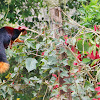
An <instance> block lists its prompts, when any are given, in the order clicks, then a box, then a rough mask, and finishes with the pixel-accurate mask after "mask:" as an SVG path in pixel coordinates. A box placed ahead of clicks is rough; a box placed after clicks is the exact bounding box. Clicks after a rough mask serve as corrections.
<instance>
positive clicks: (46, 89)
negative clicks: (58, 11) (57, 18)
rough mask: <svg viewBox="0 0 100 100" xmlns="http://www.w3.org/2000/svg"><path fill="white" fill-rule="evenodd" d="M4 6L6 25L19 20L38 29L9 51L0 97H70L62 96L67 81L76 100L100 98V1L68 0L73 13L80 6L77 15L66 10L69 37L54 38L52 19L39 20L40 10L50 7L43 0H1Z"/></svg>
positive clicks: (38, 99)
mask: <svg viewBox="0 0 100 100" xmlns="http://www.w3.org/2000/svg"><path fill="white" fill-rule="evenodd" d="M0 4H1V6H0V12H1V15H2V16H0V22H1V25H0V26H1V27H2V26H4V25H12V26H13V25H14V26H16V23H17V24H19V25H25V26H28V27H29V28H31V29H37V30H38V32H36V33H35V32H30V31H28V34H27V35H26V36H21V38H22V39H24V43H20V44H17V43H16V44H14V45H13V48H12V49H10V48H8V49H7V50H6V53H7V58H8V60H9V63H10V70H9V71H8V72H7V73H4V74H2V75H0V78H1V79H0V95H1V96H0V100H4V99H10V100H16V99H17V100H20V99H21V100H30V99H32V100H49V99H50V100H56V99H57V100H58V99H68V96H67V95H65V94H63V95H61V94H59V92H60V90H62V91H63V92H68V89H67V88H66V87H67V85H69V87H68V88H69V89H70V91H71V96H72V98H74V100H92V99H93V98H97V100H99V98H100V97H99V91H100V89H99V82H100V77H99V76H100V68H99V66H100V65H99V62H100V54H99V52H100V50H99V49H100V37H99V35H98V34H99V32H98V31H99V30H98V29H97V26H96V30H94V29H93V27H94V24H96V25H98V24H99V14H98V13H99V1H98V0H77V1H76V0H69V1H68V2H67V5H66V2H63V1H62V2H61V3H60V6H61V8H62V10H64V11H65V12H67V13H68V12H70V10H72V9H73V8H74V7H75V11H76V13H73V14H72V15H71V16H69V15H66V14H65V13H64V12H63V11H62V16H63V21H64V22H63V25H62V26H63V29H64V32H65V35H63V36H61V37H59V39H56V38H53V34H54V33H55V30H51V29H50V26H51V24H50V22H48V21H45V20H43V19H42V21H41V20H39V19H38V18H39V14H40V12H39V11H40V10H41V9H43V8H44V7H45V9H48V5H47V4H46V3H45V2H43V1H42V0H34V1H33V0H28V1H27V0H19V1H18V0H11V1H10V0H5V1H2V0H1V1H0ZM43 4H45V5H43ZM77 4H78V7H77ZM66 6H67V8H66ZM45 13H47V14H48V12H45ZM34 16H36V17H34ZM28 17H32V20H31V21H30V20H28ZM71 18H73V19H74V20H76V21H78V22H79V23H81V24H79V23H77V22H75V21H74V20H73V19H71ZM80 18H81V19H80ZM7 21H8V22H7ZM9 23H10V24H9ZM11 23H13V24H11ZM44 23H46V25H45V26H44ZM48 23H49V24H48ZM37 24H43V27H41V26H40V27H38V25H37ZM82 25H83V26H82ZM92 29H93V30H92ZM56 31H57V32H58V34H59V29H56ZM62 56H63V57H62ZM60 78H62V80H63V81H64V82H63V83H61V79H60ZM93 100H96V99H93Z"/></svg>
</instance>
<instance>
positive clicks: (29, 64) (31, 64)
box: [25, 58, 38, 72]
mask: <svg viewBox="0 0 100 100" xmlns="http://www.w3.org/2000/svg"><path fill="white" fill-rule="evenodd" d="M25 63H26V69H27V70H28V72H30V71H32V70H34V69H36V64H37V63H38V62H37V60H36V59H35V58H27V59H26V62H25Z"/></svg>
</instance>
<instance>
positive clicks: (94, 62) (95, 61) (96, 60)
mask: <svg viewBox="0 0 100 100" xmlns="http://www.w3.org/2000/svg"><path fill="white" fill-rule="evenodd" d="M98 61H100V58H99V59H95V60H93V62H92V64H91V66H93V65H94V64H96V63H97V62H98Z"/></svg>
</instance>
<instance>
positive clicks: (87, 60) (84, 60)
mask: <svg viewBox="0 0 100 100" xmlns="http://www.w3.org/2000/svg"><path fill="white" fill-rule="evenodd" d="M90 61H91V60H90V59H88V58H83V60H82V62H83V63H88V62H90Z"/></svg>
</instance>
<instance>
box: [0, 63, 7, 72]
mask: <svg viewBox="0 0 100 100" xmlns="http://www.w3.org/2000/svg"><path fill="white" fill-rule="evenodd" d="M8 69H9V64H8V63H5V62H0V74H2V73H5V72H6V71H7V70H8Z"/></svg>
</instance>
